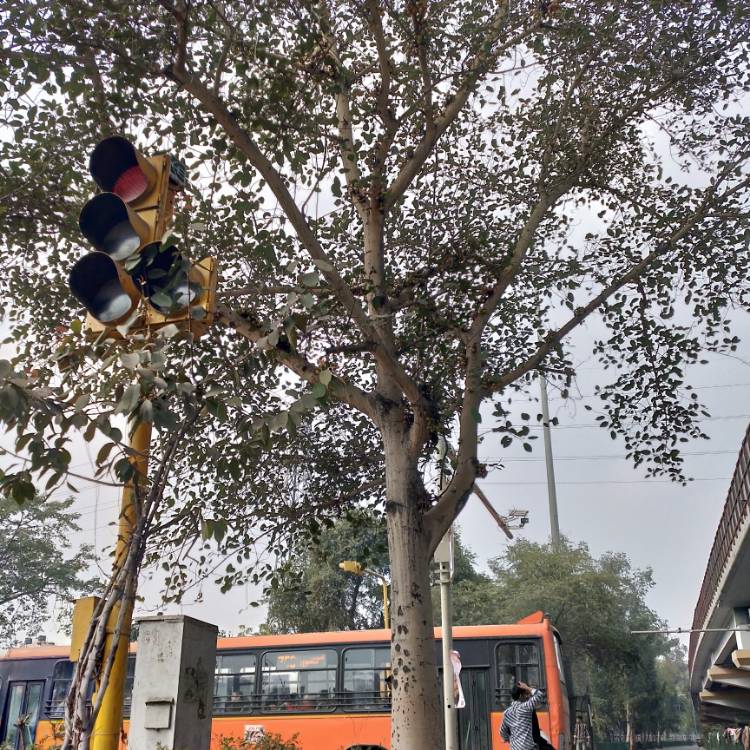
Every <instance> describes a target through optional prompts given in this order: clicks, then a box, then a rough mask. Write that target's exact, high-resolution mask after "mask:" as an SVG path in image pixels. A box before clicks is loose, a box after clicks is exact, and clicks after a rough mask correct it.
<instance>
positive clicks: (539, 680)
mask: <svg viewBox="0 0 750 750" xmlns="http://www.w3.org/2000/svg"><path fill="white" fill-rule="evenodd" d="M495 661H496V664H497V686H498V690H497V692H498V698H499V701H500V708H501V709H503V708H505V707H506V706H508V705H509V704H510V701H511V698H510V691H511V688H512V687H513V685H515V684H516V682H525V683H526V684H527V685H532V686H533V687H544V672H543V670H542V668H541V666H542V664H541V661H540V657H539V641H511V642H509V643H498V644H497V647H496V649H495Z"/></svg>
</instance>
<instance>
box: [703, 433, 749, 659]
mask: <svg viewBox="0 0 750 750" xmlns="http://www.w3.org/2000/svg"><path fill="white" fill-rule="evenodd" d="M748 511H750V426H748V429H747V432H746V433H745V440H744V441H743V443H742V447H741V448H740V455H739V457H738V458H737V466H736V468H735V470H734V476H733V477H732V482H731V484H730V485H729V494H728V495H727V501H726V503H725V504H724V512H723V513H722V514H721V520H720V521H719V526H718V528H717V529H716V536H715V537H714V543H713V547H711V554H710V555H709V556H708V565H706V572H705V574H704V576H703V585H702V586H701V592H700V595H699V597H698V604H697V605H696V607H695V613H694V615H693V628H702V627H703V625H704V623H705V622H706V617H707V616H708V614H709V608H710V607H711V602H712V601H713V600H714V596H715V594H716V589H717V588H718V586H719V582H720V581H721V576H722V574H723V573H724V569H725V568H726V565H727V562H728V561H729V555H730V553H731V551H732V548H733V547H734V543H735V541H736V539H737V535H738V533H739V530H740V528H741V527H742V524H743V522H744V520H745V517H746V516H747V514H748ZM698 640H699V633H691V635H690V652H689V662H690V668H691V669H692V666H693V658H694V657H695V649H696V648H697V646H698Z"/></svg>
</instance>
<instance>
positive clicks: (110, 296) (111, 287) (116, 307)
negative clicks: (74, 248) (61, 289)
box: [68, 253, 139, 325]
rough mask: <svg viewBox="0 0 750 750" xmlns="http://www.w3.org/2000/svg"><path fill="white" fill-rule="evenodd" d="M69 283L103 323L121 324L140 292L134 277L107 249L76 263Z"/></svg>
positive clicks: (128, 314) (79, 298)
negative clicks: (110, 255) (121, 267)
mask: <svg viewBox="0 0 750 750" xmlns="http://www.w3.org/2000/svg"><path fill="white" fill-rule="evenodd" d="M68 285H69V286H70V290H71V291H72V292H73V294H74V295H75V297H76V299H78V301H79V302H80V303H81V304H82V305H83V306H84V307H85V308H86V310H87V311H88V312H89V313H90V314H91V316H92V317H93V318H96V320H98V321H99V322H100V323H105V324H107V325H118V324H119V323H122V322H124V321H125V320H127V318H128V317H129V316H130V315H131V313H132V312H133V310H135V309H136V307H137V306H138V299H139V294H138V290H137V289H136V286H135V284H134V283H133V280H132V279H131V278H130V276H128V275H127V273H125V272H124V271H122V270H121V269H120V268H119V267H118V265H117V264H116V263H115V262H114V261H113V260H112V258H110V257H109V255H106V254H105V253H89V254H88V255H84V256H83V258H81V259H80V260H79V261H78V262H77V263H76V264H75V265H74V266H73V269H72V270H71V272H70V276H69V278H68Z"/></svg>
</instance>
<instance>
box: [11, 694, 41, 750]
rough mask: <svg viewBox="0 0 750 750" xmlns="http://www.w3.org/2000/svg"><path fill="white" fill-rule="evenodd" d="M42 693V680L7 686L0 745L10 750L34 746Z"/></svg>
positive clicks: (20, 749)
mask: <svg viewBox="0 0 750 750" xmlns="http://www.w3.org/2000/svg"><path fill="white" fill-rule="evenodd" d="M43 692H44V681H43V680H40V681H38V682H36V681H35V682H11V683H10V684H9V685H8V697H7V699H6V702H5V710H4V711H3V721H2V725H1V726H0V729H1V730H2V733H0V745H7V746H8V747H9V748H10V750H25V748H28V747H30V746H31V745H33V744H34V735H35V734H36V725H37V723H38V722H39V712H40V710H41V706H42V694H43Z"/></svg>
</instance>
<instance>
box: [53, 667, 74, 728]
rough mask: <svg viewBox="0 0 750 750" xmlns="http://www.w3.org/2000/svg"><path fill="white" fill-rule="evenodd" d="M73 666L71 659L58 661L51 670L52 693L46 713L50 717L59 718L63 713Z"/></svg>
mask: <svg viewBox="0 0 750 750" xmlns="http://www.w3.org/2000/svg"><path fill="white" fill-rule="evenodd" d="M73 666H74V665H73V662H72V661H67V660H66V661H59V662H57V664H55V668H54V670H53V671H52V695H51V696H50V699H49V703H48V704H47V715H48V716H49V717H50V718H51V719H60V718H62V716H63V714H64V713H65V697H66V696H67V694H68V688H69V687H70V681H71V680H72V679H73Z"/></svg>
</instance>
